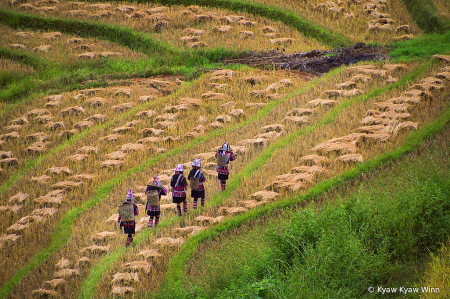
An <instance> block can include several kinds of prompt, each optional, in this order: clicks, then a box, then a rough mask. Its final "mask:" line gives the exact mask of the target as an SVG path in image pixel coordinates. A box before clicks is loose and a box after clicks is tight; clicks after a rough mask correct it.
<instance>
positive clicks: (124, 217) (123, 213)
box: [117, 188, 139, 247]
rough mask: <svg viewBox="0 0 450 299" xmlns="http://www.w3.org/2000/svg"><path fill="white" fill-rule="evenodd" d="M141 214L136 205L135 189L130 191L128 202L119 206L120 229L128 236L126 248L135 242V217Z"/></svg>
mask: <svg viewBox="0 0 450 299" xmlns="http://www.w3.org/2000/svg"><path fill="white" fill-rule="evenodd" d="M138 214H139V209H138V207H137V206H136V205H135V204H134V193H133V188H130V190H128V194H127V200H126V201H125V202H124V203H123V204H122V205H120V206H119V219H118V220H117V221H118V222H119V229H122V227H123V232H124V233H126V234H128V238H127V243H126V244H125V246H127V247H128V245H130V243H131V242H133V235H134V234H135V233H136V231H135V229H136V221H135V220H134V218H135V216H136V215H138Z"/></svg>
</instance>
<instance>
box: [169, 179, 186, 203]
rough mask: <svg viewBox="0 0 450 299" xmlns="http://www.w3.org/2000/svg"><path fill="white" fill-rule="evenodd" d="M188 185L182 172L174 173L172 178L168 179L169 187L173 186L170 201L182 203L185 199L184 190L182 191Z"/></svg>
mask: <svg viewBox="0 0 450 299" xmlns="http://www.w3.org/2000/svg"><path fill="white" fill-rule="evenodd" d="M179 176H181V178H180V180H179V181H178V184H177V180H178V177H179ZM175 185H176V186H175ZM187 186H188V183H187V181H186V178H185V177H184V176H183V174H174V175H173V176H172V180H171V181H170V187H172V188H173V191H172V202H173V203H177V204H178V203H182V202H185V201H186V192H185V191H184V188H186V187H187Z"/></svg>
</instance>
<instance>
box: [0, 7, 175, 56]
mask: <svg viewBox="0 0 450 299" xmlns="http://www.w3.org/2000/svg"><path fill="white" fill-rule="evenodd" d="M0 22H1V23H2V24H4V25H6V26H8V27H11V28H15V29H20V28H32V29H39V30H54V29H58V30H59V31H61V32H64V33H71V34H75V35H77V36H81V37H98V38H101V39H104V40H108V41H110V42H113V43H116V44H118V45H122V46H124V47H127V48H130V49H132V50H135V51H138V52H141V53H145V54H151V53H161V54H165V53H175V52H176V50H175V48H173V47H171V46H170V45H168V44H166V43H163V42H160V41H157V40H155V39H153V38H150V37H148V36H145V35H144V34H143V33H140V32H136V31H134V30H132V29H129V28H123V27H119V26H113V25H107V24H102V23H96V22H87V21H79V20H72V19H60V18H54V17H47V18H46V17H41V16H36V15H29V14H24V13H19V12H13V11H9V10H6V9H4V8H1V7H0Z"/></svg>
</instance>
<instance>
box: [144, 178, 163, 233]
mask: <svg viewBox="0 0 450 299" xmlns="http://www.w3.org/2000/svg"><path fill="white" fill-rule="evenodd" d="M152 191H153V192H156V193H157V194H158V197H159V200H158V202H157V204H152V203H149V201H148V200H147V204H146V205H145V210H146V211H147V215H148V216H150V217H149V219H148V229H151V228H152V225H153V218H155V227H157V226H158V223H159V216H160V215H161V205H160V204H159V202H160V200H161V195H167V190H166V188H164V187H163V186H162V184H161V181H160V180H159V178H158V176H157V175H155V176H154V177H153V181H152V183H151V184H150V182H149V184H148V185H147V189H146V190H145V194H147V196H148V194H150V193H151V192H152ZM147 198H149V197H147Z"/></svg>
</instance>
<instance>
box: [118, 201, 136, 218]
mask: <svg viewBox="0 0 450 299" xmlns="http://www.w3.org/2000/svg"><path fill="white" fill-rule="evenodd" d="M119 215H120V220H121V221H122V222H131V221H134V205H133V203H132V202H126V203H123V204H122V205H120V206H119Z"/></svg>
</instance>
